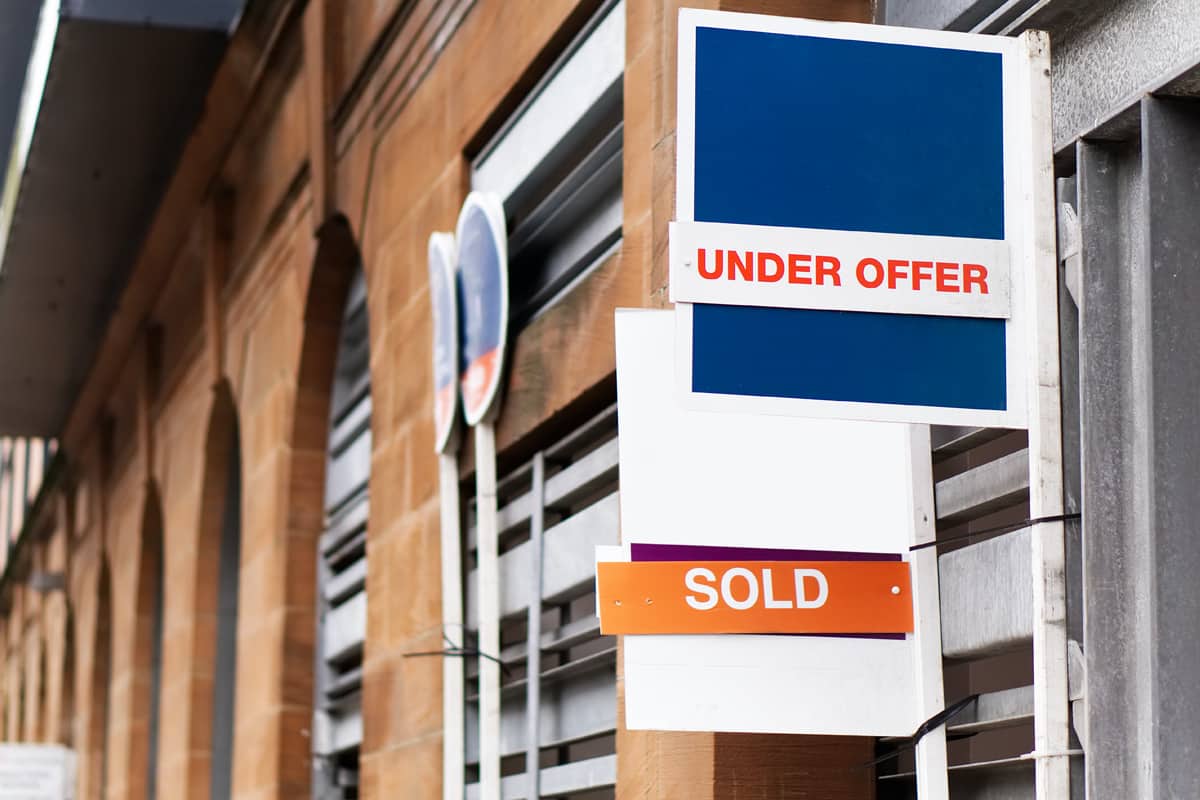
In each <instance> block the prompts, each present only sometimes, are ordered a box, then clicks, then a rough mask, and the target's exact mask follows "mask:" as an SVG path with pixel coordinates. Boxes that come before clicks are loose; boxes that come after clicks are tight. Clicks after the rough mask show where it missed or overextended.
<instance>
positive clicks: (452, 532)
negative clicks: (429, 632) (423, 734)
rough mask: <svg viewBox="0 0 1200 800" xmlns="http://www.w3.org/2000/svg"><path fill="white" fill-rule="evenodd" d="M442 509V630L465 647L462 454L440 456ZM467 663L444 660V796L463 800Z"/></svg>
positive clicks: (451, 659)
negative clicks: (460, 495)
mask: <svg viewBox="0 0 1200 800" xmlns="http://www.w3.org/2000/svg"><path fill="white" fill-rule="evenodd" d="M438 483H439V487H440V497H441V511H442V630H443V632H444V634H445V637H444V638H445V640H446V641H445V642H444V643H443V644H444V646H449V643H450V642H453V643H454V645H456V646H458V647H464V646H465V641H464V639H465V635H466V631H465V626H464V624H463V599H462V597H463V594H462V531H461V529H460V523H459V519H460V517H459V498H458V456H457V455H455V454H446V453H443V454H441V455H439V456H438ZM463 675H464V665H463V660H462V658H461V657H457V656H448V657H446V658H443V659H442V797H443V800H463V792H464V791H465V788H466V787H465V780H466V779H465V777H464V774H463V773H464V768H465V765H464V763H463V762H464V759H465V752H464V749H465V734H464V730H463V729H464V725H465V722H464V718H463V717H464V713H465V710H464V702H465V698H464V687H463Z"/></svg>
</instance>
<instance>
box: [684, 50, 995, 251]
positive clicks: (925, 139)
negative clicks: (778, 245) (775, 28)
mask: <svg viewBox="0 0 1200 800" xmlns="http://www.w3.org/2000/svg"><path fill="white" fill-rule="evenodd" d="M1002 86H1003V83H1002V73H1001V56H1000V54H999V53H980V52H973V51H966V50H947V49H945V48H937V47H914V46H911V45H898V44H886V43H883V42H863V41H857V40H854V39H825V38H819V37H815V36H788V35H783V34H778V33H762V32H759V31H742V30H727V29H717V28H704V27H701V28H698V29H697V31H696V87H697V88H696V156H695V175H696V185H695V198H696V199H695V215H694V216H695V219H696V221H698V222H737V223H742V224H746V225H776V226H779V227H788V228H820V229H834V230H846V231H876V232H879V233H911V234H925V235H931V236H968V237H972V238H981V239H1003V238H1004V137H1003V124H1004V119H1003V114H1002V113H1001V112H1002V100H1003V92H1002Z"/></svg>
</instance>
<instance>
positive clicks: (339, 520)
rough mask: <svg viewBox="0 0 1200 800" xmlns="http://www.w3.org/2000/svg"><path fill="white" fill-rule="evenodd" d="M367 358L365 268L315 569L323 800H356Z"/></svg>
mask: <svg viewBox="0 0 1200 800" xmlns="http://www.w3.org/2000/svg"><path fill="white" fill-rule="evenodd" d="M368 355H369V354H368V349H367V305H366V283H365V281H364V278H363V273H362V272H361V270H360V271H359V273H358V275H357V277H356V278H355V279H354V282H353V285H352V286H351V288H350V294H349V298H348V299H347V302H346V310H345V313H344V315H343V322H342V333H341V341H340V343H339V345H338V355H337V369H336V375H335V378H334V385H333V392H332V401H331V403H330V405H331V415H330V417H331V418H330V432H329V460H328V462H327V465H326V470H325V532H324V533H323V534H322V536H321V540H320V544H319V548H320V558H319V559H318V567H317V570H318V571H317V588H318V599H317V604H318V608H317V612H318V613H317V647H316V650H317V663H316V676H315V677H316V680H315V687H316V698H315V699H316V702H315V711H314V715H313V716H314V720H313V754H314V775H313V792H314V796H315V797H319V798H322V800H324V799H325V798H330V799H331V800H332V799H334V798H338V799H339V800H340V798H353V797H357V796H358V751H359V746H360V745H361V743H362V653H363V640H364V639H365V637H366V626H367V594H366V577H367V510H368V497H367V479H368V478H369V476H370V470H371V381H370V371H369V362H368Z"/></svg>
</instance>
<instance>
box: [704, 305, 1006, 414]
mask: <svg viewBox="0 0 1200 800" xmlns="http://www.w3.org/2000/svg"><path fill="white" fill-rule="evenodd" d="M692 313H693V319H692V322H693V325H694V329H693V330H694V338H693V341H692V348H693V352H695V353H700V354H702V356H701V357H698V358H695V362H694V367H693V369H692V389H693V390H694V391H698V392H709V393H713V394H732V395H754V396H757V397H803V398H807V399H812V400H836V401H848V400H849V401H855V402H862V403H887V404H892V405H912V406H944V407H946V408H982V409H992V410H996V411H1002V410H1004V408H1005V407H1006V402H1005V398H1006V388H1005V376H1004V368H1003V367H1004V321H1003V320H994V319H981V318H977V317H929V316H920V315H916V314H868V313H863V312H861V311H825V310H816V309H790V308H762V307H758V306H717V305H705V304H697V305H696V306H695V308H694V309H693V312H692ZM917 353H919V354H920V355H921V357H920V358H913V357H911V356H912V355H913V354H917ZM906 354H907V355H908V356H909V357H907V358H906V357H905V355H906ZM997 364H999V365H1000V368H999V369H996V365H997Z"/></svg>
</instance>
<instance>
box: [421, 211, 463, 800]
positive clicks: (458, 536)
mask: <svg viewBox="0 0 1200 800" xmlns="http://www.w3.org/2000/svg"><path fill="white" fill-rule="evenodd" d="M455 256H456V253H455V249H454V235H453V234H450V233H434V234H431V235H430V237H429V299H430V303H431V304H432V306H433V392H434V395H433V423H434V429H435V433H434V440H435V447H436V449H437V452H438V490H439V498H440V502H441V526H442V638H443V645H444V646H445V647H447V648H458V649H463V648H465V647H466V642H465V638H466V637H465V633H466V631H465V628H464V625H463V599H462V595H463V587H462V530H461V526H460V522H459V520H460V515H459V496H458V447H459V432H458V427H459V426H458V421H459V420H458V356H459V347H458V281H457V279H456V276H455V263H456V261H455ZM463 675H464V665H463V661H462V659H461V658H444V659H442V730H443V734H442V796H443V798H444V799H445V800H462V798H463V792H464V791H465V786H464V781H465V777H464V772H465V767H464V763H463V761H464V755H465V744H466V740H465V733H464V727H465V720H464V705H463V704H464V692H463Z"/></svg>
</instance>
